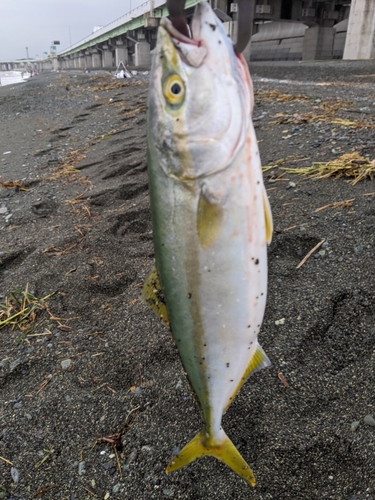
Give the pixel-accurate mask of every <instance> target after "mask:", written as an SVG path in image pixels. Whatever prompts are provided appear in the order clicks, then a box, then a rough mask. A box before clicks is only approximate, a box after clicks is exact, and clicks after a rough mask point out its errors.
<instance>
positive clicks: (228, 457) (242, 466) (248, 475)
mask: <svg viewBox="0 0 375 500" xmlns="http://www.w3.org/2000/svg"><path fill="white" fill-rule="evenodd" d="M223 434H224V439H223V441H222V442H221V443H220V444H208V440H207V438H206V430H205V429H204V428H203V429H202V430H201V432H200V433H199V434H197V435H196V436H195V438H194V439H192V440H191V441H190V443H188V444H187V445H186V446H185V447H184V448H183V449H182V450H181V451H180V453H178V455H176V456H175V457H174V458H173V459H172V460H171V462H170V463H169V465H168V467H167V470H166V472H167V474H169V473H170V472H173V471H175V470H178V469H181V467H184V466H185V465H188V464H189V463H190V462H193V461H194V460H196V459H197V458H201V457H204V456H211V457H215V458H217V459H218V460H220V461H221V462H224V463H225V464H226V465H228V467H230V468H231V469H232V470H233V471H234V472H235V473H236V474H238V475H239V476H240V477H242V479H244V480H245V481H246V482H248V483H249V484H251V486H255V477H254V474H253V471H252V470H251V469H250V467H249V466H248V464H247V463H246V462H245V460H244V459H243V458H242V456H241V455H240V453H239V451H238V450H237V448H236V447H235V446H234V444H233V443H232V441H231V440H230V439H229V438H228V436H227V435H226V434H225V433H224V431H223Z"/></svg>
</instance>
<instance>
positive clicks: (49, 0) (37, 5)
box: [0, 0, 145, 61]
mask: <svg viewBox="0 0 375 500" xmlns="http://www.w3.org/2000/svg"><path fill="white" fill-rule="evenodd" d="M144 1H145V0H0V61H7V60H13V59H23V58H25V57H26V47H28V49H29V56H30V57H36V56H37V55H38V56H39V57H41V56H43V52H49V51H50V46H51V42H52V41H53V40H59V41H60V43H61V45H60V46H59V47H57V51H59V50H63V49H65V48H67V47H69V46H70V41H71V42H72V43H75V42H78V41H79V40H82V38H85V37H86V36H88V35H90V34H91V33H92V31H93V28H94V26H101V25H105V24H108V23H110V22H111V21H114V20H115V19H117V18H118V17H121V16H123V15H124V14H126V13H127V12H128V11H129V10H130V7H131V8H132V9H133V8H135V7H138V6H139V5H141V4H142V3H144ZM69 27H70V33H69Z"/></svg>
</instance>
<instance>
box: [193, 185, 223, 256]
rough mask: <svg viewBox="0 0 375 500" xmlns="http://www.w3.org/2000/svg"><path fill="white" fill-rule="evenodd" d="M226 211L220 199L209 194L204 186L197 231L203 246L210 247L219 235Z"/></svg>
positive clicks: (200, 197)
mask: <svg viewBox="0 0 375 500" xmlns="http://www.w3.org/2000/svg"><path fill="white" fill-rule="evenodd" d="M223 219H224V212H223V208H222V206H221V205H220V203H219V200H216V199H214V197H212V196H211V197H210V196H208V193H207V190H206V189H204V187H203V188H202V190H201V193H200V196H199V200H198V209H197V233H198V238H199V243H200V244H201V247H202V248H203V249H204V250H206V249H207V248H209V247H210V246H211V245H212V244H213V243H214V241H215V240H216V238H217V237H218V235H219V232H220V229H221V226H222V224H223Z"/></svg>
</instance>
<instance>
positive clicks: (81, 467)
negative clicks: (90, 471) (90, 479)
mask: <svg viewBox="0 0 375 500" xmlns="http://www.w3.org/2000/svg"><path fill="white" fill-rule="evenodd" d="M85 472H86V471H85V462H79V464H78V474H79V475H80V476H82V474H84V473H85Z"/></svg>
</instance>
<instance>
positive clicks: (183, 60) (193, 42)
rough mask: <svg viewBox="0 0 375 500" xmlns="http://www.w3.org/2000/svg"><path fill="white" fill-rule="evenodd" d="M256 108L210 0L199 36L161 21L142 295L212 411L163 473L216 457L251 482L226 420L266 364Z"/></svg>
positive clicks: (265, 237)
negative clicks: (149, 265) (149, 249)
mask: <svg viewBox="0 0 375 500" xmlns="http://www.w3.org/2000/svg"><path fill="white" fill-rule="evenodd" d="M252 107H253V91H252V82H251V79H250V75H249V72H248V67H247V64H246V62H245V60H244V58H243V57H242V56H241V55H236V54H235V52H234V50H233V44H232V42H231V41H230V39H229V38H228V36H227V34H226V33H225V31H224V28H223V26H222V24H221V22H220V21H219V19H218V18H217V17H216V15H215V14H214V12H213V11H212V10H211V7H210V5H209V4H208V3H207V2H201V3H200V4H198V5H197V7H196V10H195V14H194V18H193V21H192V38H188V37H187V36H185V35H183V34H182V33H180V32H179V31H177V30H176V29H175V28H174V27H173V25H172V23H171V22H170V21H169V20H168V19H162V21H161V24H160V27H159V32H158V40H157V46H156V49H155V53H154V56H153V64H152V71H151V75H150V88H149V99H148V153H149V185H150V196H151V209H152V222H153V232H154V246H155V258H156V268H155V269H154V271H153V272H152V273H151V275H150V276H149V278H148V280H147V281H146V283H145V286H144V289H143V297H144V298H145V299H146V301H148V302H149V304H150V306H151V307H152V308H153V309H154V310H155V311H156V312H157V313H158V314H159V315H160V316H161V317H162V318H163V319H164V321H165V323H166V324H167V325H168V326H170V328H171V331H172V335H173V338H174V341H175V343H176V345H177V347H178V351H179V354H180V357H181V361H182V364H183V367H184V369H185V371H186V372H187V376H188V378H189V381H190V384H191V386H192V388H193V390H194V392H195V394H196V396H197V399H198V402H199V406H200V409H201V412H202V416H203V419H204V426H203V429H202V430H201V431H200V432H199V433H198V434H197V436H195V438H194V439H193V440H192V441H191V442H190V443H189V444H187V445H186V446H185V447H184V448H183V449H182V450H181V452H180V453H178V455H177V456H176V457H174V458H173V460H172V461H171V462H170V464H169V465H168V467H167V472H172V471H175V470H177V469H179V468H181V467H183V466H185V465H187V464H188V463H190V462H192V461H193V460H195V459H196V458H199V457H203V456H205V455H211V456H214V457H216V458H218V459H219V460H221V461H223V462H225V463H226V464H227V465H228V466H229V467H231V468H232V469H233V470H234V471H235V472H236V473H237V474H238V475H239V476H241V477H242V478H243V479H245V480H246V481H247V482H248V483H250V484H251V485H254V484H255V478H254V475H253V473H252V471H251V469H250V467H249V466H248V465H247V463H246V462H245V460H244V459H243V458H242V456H241V455H240V453H239V452H238V450H237V449H236V448H235V446H234V445H233V443H232V442H231V441H230V439H229V438H228V437H227V435H226V434H225V432H224V430H223V429H222V427H221V420H222V416H223V414H224V412H225V411H226V409H227V408H228V407H229V405H230V404H231V402H232V401H233V398H234V397H235V395H236V394H237V392H238V391H239V389H240V387H241V386H242V384H243V383H244V382H245V380H246V379H247V377H248V376H249V375H251V374H252V373H253V372H255V371H257V370H259V369H260V368H263V367H265V366H268V365H269V360H268V358H267V356H266V355H265V353H264V351H263V350H262V348H261V347H260V345H259V344H258V341H257V337H258V332H259V329H260V326H261V323H262V320H263V315H264V309H265V305H266V295H267V243H269V242H270V241H271V236H272V216H271V210H270V206H269V203H268V198H267V194H266V192H265V188H264V185H263V177H262V170H261V164H260V159H259V151H258V146H257V140H256V137H255V132H254V128H253V124H252V121H251V113H252Z"/></svg>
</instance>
